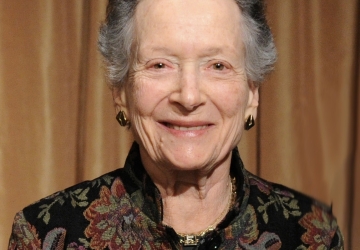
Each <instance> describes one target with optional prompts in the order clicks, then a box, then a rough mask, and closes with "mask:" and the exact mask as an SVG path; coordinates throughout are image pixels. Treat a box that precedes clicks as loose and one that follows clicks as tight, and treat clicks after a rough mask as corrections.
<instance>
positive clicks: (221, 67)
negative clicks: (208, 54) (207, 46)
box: [212, 63, 225, 70]
mask: <svg viewBox="0 0 360 250" xmlns="http://www.w3.org/2000/svg"><path fill="white" fill-rule="evenodd" d="M212 68H213V69H215V70H224V68H225V66H224V64H222V63H214V64H213V65H212Z"/></svg>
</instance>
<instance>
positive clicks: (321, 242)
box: [299, 206, 337, 250]
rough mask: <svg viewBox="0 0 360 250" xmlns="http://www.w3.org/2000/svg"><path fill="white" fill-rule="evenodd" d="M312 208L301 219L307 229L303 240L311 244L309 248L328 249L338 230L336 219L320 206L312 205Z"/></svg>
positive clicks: (302, 237)
mask: <svg viewBox="0 0 360 250" xmlns="http://www.w3.org/2000/svg"><path fill="white" fill-rule="evenodd" d="M311 210H312V212H309V213H307V214H305V215H304V217H302V218H301V219H300V221H299V224H300V225H301V226H302V227H303V228H305V229H306V233H304V234H303V235H302V236H301V240H302V242H304V243H305V244H307V245H309V247H308V248H307V249H308V250H316V249H328V247H330V245H331V241H332V238H333V237H334V235H335V232H336V230H337V223H336V220H334V218H332V217H331V216H329V214H327V213H325V212H324V211H323V210H322V209H321V208H320V207H318V206H312V207H311Z"/></svg>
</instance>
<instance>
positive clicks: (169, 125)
mask: <svg viewBox="0 0 360 250" xmlns="http://www.w3.org/2000/svg"><path fill="white" fill-rule="evenodd" d="M167 126H168V127H169V128H172V129H175V130H182V131H187V130H200V129H204V128H206V127H207V126H206V125H203V126H196V127H182V126H175V125H171V124H167Z"/></svg>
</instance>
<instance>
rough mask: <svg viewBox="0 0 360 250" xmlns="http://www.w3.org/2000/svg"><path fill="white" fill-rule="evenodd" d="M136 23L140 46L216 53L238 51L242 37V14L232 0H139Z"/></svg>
mask: <svg viewBox="0 0 360 250" xmlns="http://www.w3.org/2000/svg"><path fill="white" fill-rule="evenodd" d="M135 20H136V26H135V27H136V37H137V41H138V42H140V45H141V46H145V44H144V43H146V44H154V43H157V44H159V43H163V44H164V45H165V44H166V45H167V46H170V47H171V45H174V46H175V45H178V46H181V45H184V46H185V45H186V46H188V47H189V48H190V47H192V48H195V47H196V46H201V47H203V48H205V47H209V48H208V49H211V50H217V49H219V48H218V47H224V46H229V47H237V48H238V46H239V39H240V38H241V32H240V27H241V11H240V9H239V7H238V6H237V4H236V3H235V1H233V0H142V1H141V2H140V3H139V5H138V7H137V10H136V13H135ZM171 43H176V44H171ZM138 45H139V44H138ZM214 45H218V46H215V47H214ZM167 46H166V47H167Z"/></svg>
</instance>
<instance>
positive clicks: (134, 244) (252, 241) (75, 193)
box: [8, 144, 343, 250]
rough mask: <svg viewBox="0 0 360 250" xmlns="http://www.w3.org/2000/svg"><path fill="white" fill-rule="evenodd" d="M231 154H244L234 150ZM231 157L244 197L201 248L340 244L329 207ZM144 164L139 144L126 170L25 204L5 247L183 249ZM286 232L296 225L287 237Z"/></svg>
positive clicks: (269, 249)
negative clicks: (165, 217) (166, 219)
mask: <svg viewBox="0 0 360 250" xmlns="http://www.w3.org/2000/svg"><path fill="white" fill-rule="evenodd" d="M233 157H236V158H238V157H239V156H238V154H237V153H236V150H235V151H234V154H233ZM232 162H233V163H232V164H233V165H232V166H231V168H232V170H233V171H234V173H237V175H236V176H240V175H241V174H243V178H244V181H241V182H239V184H241V183H242V184H243V186H242V187H241V186H240V185H239V187H238V189H237V193H238V197H242V198H243V199H240V198H239V199H237V201H236V202H235V204H234V207H233V208H232V209H231V210H230V212H229V213H228V215H227V216H226V217H225V219H224V220H223V221H222V222H221V224H220V225H219V227H218V228H217V229H215V231H214V232H211V233H210V232H209V234H208V235H207V236H205V237H204V238H203V241H202V242H201V243H200V244H201V245H199V249H200V248H201V249H209V248H208V246H215V245H216V246H218V249H240V250H260V249H261V250H264V249H266V250H278V249H280V248H283V249H297V250H305V249H310V250H312V249H319V250H320V249H329V248H330V246H331V247H332V250H342V249H343V238H342V235H341V232H340V231H339V228H338V227H337V225H336V221H335V219H334V217H333V216H332V213H331V211H330V209H329V208H327V207H325V206H324V207H323V206H320V205H316V204H317V202H316V201H315V200H313V199H311V198H309V197H307V196H304V195H302V194H300V193H297V192H294V191H292V190H291V189H288V188H286V187H283V186H281V185H277V184H273V183H269V182H266V181H264V180H262V179H261V178H258V177H256V176H253V175H252V174H250V173H249V172H247V171H246V170H244V169H243V167H242V163H241V160H240V158H238V160H236V159H235V160H233V161H232ZM141 164H142V163H141V160H140V155H139V149H138V145H137V144H134V146H133V148H132V149H131V152H130V154H129V156H128V159H127V162H126V164H125V167H124V168H123V169H118V170H115V171H113V172H111V173H109V174H107V175H104V176H101V177H99V178H97V179H95V180H93V181H91V182H83V183H80V184H78V185H75V186H73V187H71V188H68V189H66V190H64V191H61V192H58V193H56V194H54V195H51V196H49V197H47V198H45V199H42V200H40V201H38V202H37V203H34V204H32V205H30V206H28V207H26V208H24V210H23V211H22V212H19V213H18V214H17V215H16V217H15V221H14V226H13V231H12V234H11V238H10V242H9V248H8V249H9V250H15V249H17V250H27V249H44V250H45V249H64V248H66V249H67V250H85V249H104V248H105V249H146V250H153V249H181V246H180V245H179V242H178V237H177V236H176V232H174V231H173V230H172V229H171V228H169V227H165V226H164V225H162V224H161V223H159V222H160V220H161V206H162V204H161V203H162V201H161V196H160V195H159V193H158V192H157V191H158V190H156V188H155V185H154V184H153V183H152V182H151V180H150V179H148V178H149V177H148V175H147V173H146V172H145V170H144V169H143V167H142V165H141ZM239 180H241V178H240V179H239ZM244 197H245V198H244ZM311 204H313V206H311ZM50 215H51V218H50ZM301 215H303V217H301ZM55 216H56V217H55ZM279 225H286V227H282V226H279ZM302 228H304V229H302ZM288 229H291V230H292V229H294V230H293V231H292V233H291V234H289V231H288ZM299 229H300V230H299ZM289 237H291V238H289ZM222 239H223V241H222ZM299 241H300V243H299ZM301 242H302V243H301ZM214 244H215V245H214ZM299 244H301V245H300V246H299ZM41 247H42V248H41Z"/></svg>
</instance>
